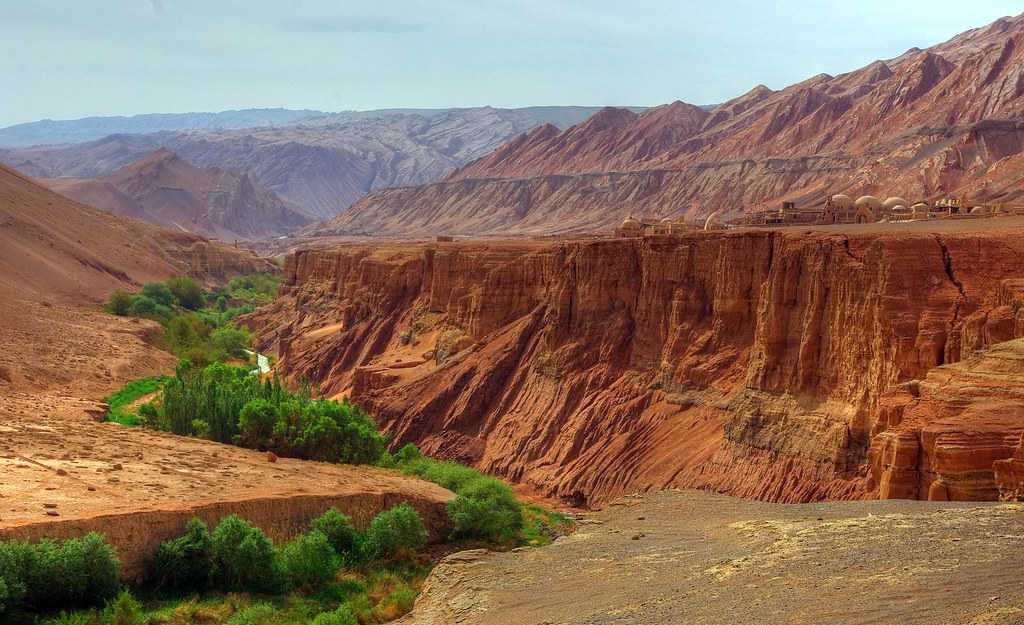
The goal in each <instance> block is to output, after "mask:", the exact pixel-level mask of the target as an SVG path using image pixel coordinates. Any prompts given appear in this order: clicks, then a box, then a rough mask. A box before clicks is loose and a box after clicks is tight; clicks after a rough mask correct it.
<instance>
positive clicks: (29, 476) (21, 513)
mask: <svg viewBox="0 0 1024 625" xmlns="http://www.w3.org/2000/svg"><path fill="white" fill-rule="evenodd" d="M103 412H104V410H103V405H102V404H97V403H95V402H91V401H88V400H82V399H77V398H74V397H69V396H64V395H56V394H52V395H40V394H26V393H17V392H15V393H10V394H4V395H2V396H0V432H2V436H0V474H2V475H4V476H6V477H5V478H4V480H3V482H2V483H0V538H12V537H22V538H42V537H51V538H60V537H68V536H74V535H79V534H81V533H83V532H85V531H92V530H97V531H102V532H104V533H105V534H106V535H107V538H108V540H110V541H111V543H112V544H114V545H115V546H116V547H117V548H118V551H119V553H120V556H121V559H122V561H123V563H124V565H125V569H126V573H127V574H128V575H133V574H135V573H137V572H139V571H140V570H141V568H142V565H143V563H144V561H145V559H146V558H147V557H148V556H150V555H151V554H152V552H153V551H154V550H155V549H156V546H157V544H159V541H160V540H164V539H166V538H169V537H172V536H174V535H176V534H177V533H178V532H180V531H181V529H182V527H183V526H184V523H185V521H187V520H188V518H190V517H191V516H193V515H199V516H201V517H203V518H204V519H206V520H207V521H208V522H210V523H215V522H216V520H217V519H219V518H221V517H223V516H225V515H226V514H230V513H237V514H241V515H243V516H244V517H246V518H247V519H249V520H251V521H252V522H254V523H256V524H257V525H260V526H261V527H263V528H264V529H265V530H267V531H268V532H269V533H270V534H271V535H272V536H274V537H275V538H279V539H283V538H287V537H289V536H291V535H293V534H295V533H296V532H299V531H303V530H304V529H305V528H306V524H307V523H308V522H309V520H310V519H311V518H312V517H314V516H316V515H318V514H320V513H321V512H323V510H325V509H326V508H327V507H329V506H332V505H336V506H338V507H339V508H341V509H343V510H345V511H346V512H347V513H348V514H350V515H351V516H353V517H354V518H355V520H356V522H357V523H360V524H363V525H365V524H366V523H368V522H369V520H370V518H372V516H373V515H374V514H376V512H379V511H380V510H381V509H382V508H383V507H386V506H387V505H393V504H395V503H398V502H400V501H409V502H411V503H412V504H413V505H415V506H416V507H417V508H419V509H420V511H421V512H422V513H423V516H424V518H425V519H426V520H427V522H428V524H429V525H430V526H431V528H432V529H433V530H435V531H436V530H438V529H439V528H440V527H442V526H443V525H444V524H445V523H446V516H445V512H444V503H445V502H446V501H447V500H448V499H450V498H451V497H452V494H451V493H449V492H448V491H446V490H444V489H443V488H440V487H438V486H435V485H433V484H430V483H427V482H422V481H419V480H413V479H409V478H407V477H404V476H400V475H397V474H393V473H390V472H387V471H383V470H379V469H373V468H369V467H353V466H342V465H333V464H326V463H316V462H306V461H300V460H290V459H286V458H280V459H277V460H276V461H274V462H271V461H270V460H269V459H268V456H267V454H265V453H261V452H256V451H249V450H245V449H240V448H237V447H232V446H227V445H219V444H217V443H211V442H208V441H203V440H198V439H190V438H182V437H178V436H174V435H171V434H166V433H162V432H152V431H148V430H144V429H141V428H128V427H124V426H120V425H117V424H113V423H97V422H96V421H95V420H94V419H95V417H97V416H101V415H102V414H103Z"/></svg>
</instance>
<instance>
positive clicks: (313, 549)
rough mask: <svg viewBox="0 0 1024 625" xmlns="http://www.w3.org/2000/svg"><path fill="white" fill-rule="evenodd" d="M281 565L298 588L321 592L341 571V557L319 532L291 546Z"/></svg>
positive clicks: (298, 538) (314, 532)
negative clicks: (339, 568) (339, 564)
mask: <svg viewBox="0 0 1024 625" xmlns="http://www.w3.org/2000/svg"><path fill="white" fill-rule="evenodd" d="M281 562H282V566H283V567H284V570H285V572H286V573H287V574H288V580H289V581H290V582H291V584H292V586H294V587H295V588H307V589H316V588H319V587H320V586H323V585H324V584H326V583H327V582H329V581H331V580H332V579H334V574H335V573H336V572H337V571H338V555H337V554H336V553H335V552H334V548H333V547H331V543H330V542H328V541H327V537H326V536H324V534H323V533H322V532H318V531H315V530H314V531H312V532H309V533H308V534H300V535H299V536H297V537H296V538H295V539H294V540H293V541H291V542H290V543H288V544H287V545H286V546H285V548H284V549H283V550H282V551H281Z"/></svg>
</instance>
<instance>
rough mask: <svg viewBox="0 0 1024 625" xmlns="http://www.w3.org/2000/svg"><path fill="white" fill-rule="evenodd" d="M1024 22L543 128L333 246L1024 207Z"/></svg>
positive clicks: (386, 209) (381, 205) (392, 206)
mask: <svg viewBox="0 0 1024 625" xmlns="http://www.w3.org/2000/svg"><path fill="white" fill-rule="evenodd" d="M1022 68H1024V15H1021V16H1018V17H1016V18H1012V19H1005V20H1000V21H998V22H996V23H994V24H992V25H990V26H988V27H986V28H984V29H978V30H976V31H970V32H968V33H965V34H963V35H961V36H959V37H956V38H954V39H952V40H950V41H949V42H946V43H944V44H941V45H938V46H935V47H934V48H931V49H929V50H925V51H921V50H915V51H910V52H908V53H907V54H905V55H903V56H901V57H898V58H896V59H890V60H888V61H876V62H874V63H872V64H870V65H868V66H866V67H864V68H861V69H859V70H856V71H853V72H850V73H847V74H843V75H840V76H835V77H833V76H828V75H824V74H823V75H820V76H815V77H813V78H810V79H808V80H805V81H803V82H801V83H798V84H795V85H792V86H790V87H787V88H786V89H782V90H780V91H772V90H771V89H768V88H767V87H764V86H759V87H757V88H755V89H753V90H752V91H750V92H749V93H747V94H745V95H743V96H740V97H739V98H736V99H733V100H731V101H729V102H725V103H723V104H721V105H720V106H718V107H716V108H714V109H712V110H710V111H705V110H704V109H701V108H698V107H695V106H691V105H688V104H684V103H682V102H676V103H674V104H671V105H666V106H661V107H656V108H653V109H649V110H647V111H644V112H643V113H641V114H639V115H638V114H635V113H632V112H630V111H627V110H623V109H611V108H609V109H605V110H603V111H601V112H599V113H597V114H596V115H594V117H592V118H591V119H589V120H587V121H585V122H583V123H581V124H578V125H576V126H574V127H572V128H569V129H567V130H565V131H563V132H558V131H557V129H555V128H552V127H549V126H548V127H540V128H537V129H535V130H533V131H532V132H530V133H528V134H525V135H522V136H520V137H518V138H516V139H514V140H512V141H511V142H509V143H507V144H505V145H504V146H502V147H500V148H499V149H497V150H496V151H495V152H493V153H491V154H490V155H487V156H485V157H483V158H481V159H478V160H477V161H475V162H472V163H470V164H468V165H466V166H465V167H462V168H461V169H459V170H457V171H455V172H453V173H452V174H450V175H449V176H448V178H447V179H446V180H445V181H443V182H440V183H435V184H432V185H425V186H423V187H418V188H413V189H407V188H401V189H388V190H383V191H379V192H376V193H371V194H369V195H367V196H366V197H365V198H363V199H362V200H360V201H359V202H357V203H356V204H355V205H353V206H352V208H351V209H350V210H348V211H346V212H344V213H342V214H341V215H339V216H338V217H336V218H335V219H333V220H331V221H329V222H328V223H327V224H325V225H324V226H323V227H322V228H321V229H320V230H319V231H318V232H319V233H321V234H324V235H368V234H369V235H374V234H376V235H387V236H423V235H434V234H464V235H511V234H516V235H519V234H530V235H535V234H558V233H564V232H594V231H601V230H607V229H609V228H610V227H611V226H612V225H617V224H618V223H620V222H621V221H622V219H623V218H624V217H625V216H627V215H629V214H638V215H645V216H651V217H666V216H671V217H680V216H685V217H689V218H699V217H703V216H707V215H709V214H710V213H712V212H716V211H724V213H725V214H731V215H734V216H736V215H739V214H740V213H742V212H743V211H749V210H755V209H762V208H767V207H774V206H777V205H779V203H781V202H783V201H792V202H795V203H796V204H797V205H798V206H820V205H821V204H822V203H823V201H824V198H825V197H826V196H827V195H830V194H833V193H847V194H849V195H852V196H853V197H857V196H860V195H864V194H873V195H883V196H889V195H892V194H897V195H900V196H901V197H910V198H911V199H912V200H921V199H934V198H937V197H944V196H964V195H966V196H967V197H968V198H969V199H970V200H971V201H977V202H989V201H1007V202H1020V201H1021V198H1022V197H1024V192H1022V191H1021V188H1022V187H1021V184H1020V182H1021V180H1022V179H1024V162H1022V158H1024V125H1022V124H1021V122H1020V119H1021V114H1022V112H1024V73H1022V72H1024V70H1022Z"/></svg>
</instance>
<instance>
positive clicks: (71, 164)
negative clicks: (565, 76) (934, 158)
mask: <svg viewBox="0 0 1024 625" xmlns="http://www.w3.org/2000/svg"><path fill="white" fill-rule="evenodd" d="M596 110H597V109H595V108H591V107H534V108H525V109H494V108H491V107H482V108H471V109H450V110H443V111H420V112H411V111H410V112H401V111H396V112H390V113H389V112H387V111H380V112H377V114H373V112H369V113H366V114H355V113H352V114H349V113H343V114H336V115H322V116H319V117H316V118H315V119H312V118H309V119H301V120H300V121H298V122H296V123H290V124H289V123H282V124H279V125H276V126H271V125H270V124H266V123H263V124H253V126H256V127H248V128H234V129H232V128H216V127H214V128H198V129H192V130H182V131H176V132H159V133H153V134H114V135H110V136H105V137H104V138H102V139H97V140H95V141H91V142H88V143H82V144H77V145H60V146H39V147H35V148H21V149H12V150H7V151H4V150H0V162H3V163H6V164H8V165H10V166H12V167H15V168H17V169H19V170H21V171H23V172H25V173H27V174H29V175H31V176H36V177H39V178H57V177H73V178H95V177H98V176H105V175H108V174H110V173H111V172H112V171H114V170H116V169H118V168H120V167H124V166H125V165H128V164H129V163H132V162H134V161H137V160H138V159H140V158H143V157H144V156H146V155H147V154H150V153H151V152H153V151H154V150H157V149H159V148H167V149H170V150H172V151H174V152H175V153H177V154H178V155H180V156H181V158H183V159H185V160H187V161H188V162H190V163H194V164H196V165H198V166H200V167H219V168H227V169H233V170H237V171H242V172H246V173H247V174H248V175H250V176H251V177H252V179H253V181H255V182H256V183H258V184H260V185H262V186H264V187H267V188H269V189H270V190H272V191H273V192H274V193H276V194H277V195H279V196H280V197H281V198H282V199H283V200H285V201H286V202H289V203H292V204H294V205H296V206H299V207H301V208H302V210H303V211H304V212H306V213H309V214H311V215H314V216H317V217H320V218H329V217H333V216H335V215H337V214H338V212H339V211H341V210H343V209H345V208H347V207H348V206H349V205H351V204H352V203H353V202H355V201H356V200H357V199H359V198H360V197H362V196H363V195H364V194H365V193H367V192H368V191H373V190H377V189H383V188H386V187H392V186H399V185H411V184H423V183H427V182H434V181H436V180H440V179H442V178H444V176H445V175H447V174H448V173H450V172H451V171H452V170H454V169H456V168H458V167H461V166H462V165H465V164H466V163H468V162H470V161H472V160H474V159H477V158H479V157H481V156H484V155H485V154H488V153H489V152H491V151H492V150H494V149H495V148H496V147H498V146H500V145H502V144H503V143H505V142H506V141H508V140H509V139H511V138H513V137H515V136H516V135H518V134H520V133H522V132H525V131H528V130H530V129H532V128H534V127H536V126H538V125H541V124H545V123H555V124H558V125H559V126H560V127H566V126H570V125H572V124H575V123H577V122H579V121H581V120H584V119H586V118H587V117H589V116H590V115H591V114H592V113H593V112H594V111H596ZM0 134H2V133H0Z"/></svg>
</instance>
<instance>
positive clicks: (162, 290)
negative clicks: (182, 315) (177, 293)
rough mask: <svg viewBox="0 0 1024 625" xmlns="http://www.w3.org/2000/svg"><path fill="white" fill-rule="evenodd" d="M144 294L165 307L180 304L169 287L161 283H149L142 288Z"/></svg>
mask: <svg viewBox="0 0 1024 625" xmlns="http://www.w3.org/2000/svg"><path fill="white" fill-rule="evenodd" d="M142 294H143V295H145V296H146V297H148V298H150V299H151V300H153V301H154V302H156V303H157V304H162V305H164V306H174V305H175V304H177V303H178V301H177V299H175V297H174V294H173V293H171V290H170V289H169V288H167V285H166V284H163V283H161V282H147V283H146V284H144V285H143V286H142Z"/></svg>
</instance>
